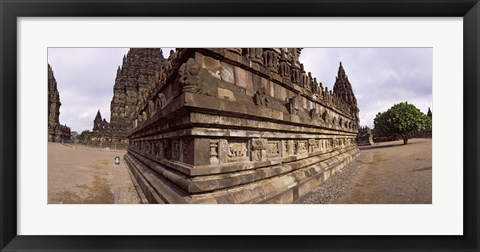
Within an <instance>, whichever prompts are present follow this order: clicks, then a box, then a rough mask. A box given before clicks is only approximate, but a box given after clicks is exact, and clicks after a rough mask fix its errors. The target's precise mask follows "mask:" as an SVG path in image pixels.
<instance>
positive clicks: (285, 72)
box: [279, 49, 292, 79]
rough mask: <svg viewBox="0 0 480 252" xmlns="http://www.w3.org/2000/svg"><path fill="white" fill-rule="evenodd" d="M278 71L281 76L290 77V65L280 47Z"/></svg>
mask: <svg viewBox="0 0 480 252" xmlns="http://www.w3.org/2000/svg"><path fill="white" fill-rule="evenodd" d="M279 73H280V75H281V76H282V77H284V78H288V79H290V76H291V75H292V70H291V68H290V65H289V64H288V60H287V57H286V55H285V50H284V49H281V53H280V63H279Z"/></svg>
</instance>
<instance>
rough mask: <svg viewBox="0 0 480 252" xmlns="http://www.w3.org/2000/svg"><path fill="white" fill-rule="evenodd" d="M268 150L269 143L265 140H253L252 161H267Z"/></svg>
mask: <svg viewBox="0 0 480 252" xmlns="http://www.w3.org/2000/svg"><path fill="white" fill-rule="evenodd" d="M267 148H268V142H267V139H265V138H254V139H252V161H261V160H263V159H265V157H266V155H267V154H266V152H267Z"/></svg>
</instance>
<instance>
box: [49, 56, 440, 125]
mask: <svg viewBox="0 0 480 252" xmlns="http://www.w3.org/2000/svg"><path fill="white" fill-rule="evenodd" d="M170 49H172V48H163V55H164V56H165V57H168V55H169V51H170ZM127 52H128V48H49V49H48V62H49V63H50V65H51V66H52V69H53V73H54V76H55V79H56V80H57V88H58V91H59V92H60V102H61V103H62V106H61V107H60V123H61V124H65V123H66V124H67V126H69V127H71V129H72V131H77V132H79V133H80V132H81V131H83V130H85V129H88V130H92V127H93V119H94V118H95V115H96V113H97V110H98V109H100V112H101V114H102V117H103V118H106V119H107V121H110V101H111V100H112V96H113V85H114V84H115V77H116V72H117V68H118V66H120V65H121V64H122V58H123V55H124V54H126V53H127ZM432 54H433V50H432V48H305V49H303V50H302V54H301V57H300V61H301V62H302V63H303V64H304V66H305V70H306V71H307V72H309V71H310V72H312V75H313V76H314V77H316V78H317V81H318V82H322V83H323V86H324V87H325V86H327V87H328V89H329V90H331V89H332V88H333V84H334V83H335V76H336V75H337V71H338V67H339V62H340V61H341V62H342V64H343V67H344V69H345V72H346V74H347V75H348V79H349V80H350V83H351V84H352V88H353V91H354V93H355V96H356V97H357V102H358V107H359V108H360V124H361V125H362V126H363V125H367V126H369V127H371V128H372V127H373V119H374V118H375V115H376V114H377V113H378V112H382V111H385V110H387V109H388V108H390V107H391V106H392V105H394V104H396V103H399V102H404V101H407V102H409V103H412V104H414V105H415V106H416V107H417V108H419V109H420V110H421V111H422V112H424V113H426V112H427V110H428V107H431V108H432V66H433V62H432V60H433V59H432V56H433V55H432ZM45 86H47V85H46V84H45ZM432 112H434V111H433V108H432Z"/></svg>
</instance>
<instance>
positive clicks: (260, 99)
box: [253, 88, 271, 107]
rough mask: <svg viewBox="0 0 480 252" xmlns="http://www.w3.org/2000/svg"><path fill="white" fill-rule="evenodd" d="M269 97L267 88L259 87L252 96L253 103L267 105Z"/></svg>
mask: <svg viewBox="0 0 480 252" xmlns="http://www.w3.org/2000/svg"><path fill="white" fill-rule="evenodd" d="M270 99H271V98H270V95H269V94H268V93H267V90H265V88H262V89H260V90H259V91H257V92H256V93H255V95H254V96H253V100H254V102H255V104H256V105H258V106H264V107H268V105H269V104H270Z"/></svg>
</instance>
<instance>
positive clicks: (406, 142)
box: [402, 136, 408, 144]
mask: <svg viewBox="0 0 480 252" xmlns="http://www.w3.org/2000/svg"><path fill="white" fill-rule="evenodd" d="M402 138H403V144H408V136H402Z"/></svg>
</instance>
